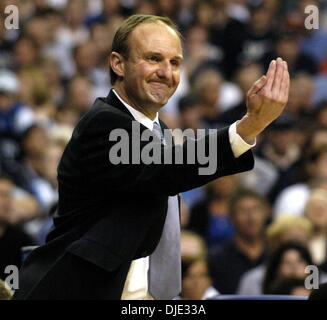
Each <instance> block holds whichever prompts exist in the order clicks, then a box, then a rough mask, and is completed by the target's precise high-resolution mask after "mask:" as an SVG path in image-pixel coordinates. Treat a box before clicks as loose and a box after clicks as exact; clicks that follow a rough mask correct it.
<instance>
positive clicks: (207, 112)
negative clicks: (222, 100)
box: [192, 69, 223, 128]
mask: <svg viewBox="0 0 327 320" xmlns="http://www.w3.org/2000/svg"><path fill="white" fill-rule="evenodd" d="M222 83H223V77H222V75H221V73H220V72H218V71H216V70H214V69H204V70H203V71H201V72H200V73H199V74H197V76H196V78H195V80H194V82H193V84H192V92H194V94H195V96H196V98H197V99H198V102H199V106H200V113H201V116H202V121H203V123H204V125H205V127H206V128H219V127H221V125H220V123H219V115H220V113H221V110H219V108H218V106H217V101H218V99H219V94H220V91H221V86H222Z"/></svg>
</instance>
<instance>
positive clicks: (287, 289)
mask: <svg viewBox="0 0 327 320" xmlns="http://www.w3.org/2000/svg"><path fill="white" fill-rule="evenodd" d="M310 293H311V290H310V289H307V288H306V287H305V284H304V281H303V279H302V278H296V277H295V278H293V277H286V278H282V279H280V280H279V281H276V283H275V284H274V286H273V287H272V288H271V289H270V290H268V292H267V294H281V295H291V296H300V297H308V296H309V295H310Z"/></svg>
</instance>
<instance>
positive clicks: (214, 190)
mask: <svg viewBox="0 0 327 320" xmlns="http://www.w3.org/2000/svg"><path fill="white" fill-rule="evenodd" d="M237 182H238V175H232V176H226V177H223V178H221V179H217V180H214V181H212V182H210V183H209V184H208V185H207V186H206V194H205V197H204V198H203V199H202V200H200V201H198V202H197V203H196V204H195V205H194V206H193V207H192V208H191V214H190V220H189V224H188V225H187V228H188V229H190V230H192V231H194V232H196V233H198V234H199V235H201V236H202V237H203V238H204V239H205V241H206V243H207V246H208V247H209V248H214V247H216V246H218V245H221V244H222V243H223V242H224V241H226V240H229V239H231V238H232V236H233V234H234V227H233V224H232V219H231V216H230V212H229V201H230V198H231V196H232V194H233V193H234V192H235V190H236V188H237Z"/></svg>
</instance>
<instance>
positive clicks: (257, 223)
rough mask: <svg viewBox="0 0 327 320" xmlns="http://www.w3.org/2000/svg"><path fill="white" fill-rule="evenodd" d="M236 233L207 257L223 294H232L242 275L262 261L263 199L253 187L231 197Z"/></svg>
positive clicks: (263, 246)
mask: <svg viewBox="0 0 327 320" xmlns="http://www.w3.org/2000/svg"><path fill="white" fill-rule="evenodd" d="M229 213H230V215H231V219H232V223H233V226H234V230H235V234H234V237H233V238H232V239H231V240H230V241H226V242H225V243H224V244H222V245H221V246H220V247H219V248H218V249H217V250H216V251H214V252H212V253H211V255H210V259H209V266H210V274H211V275H212V279H213V284H214V287H215V288H216V289H217V290H218V291H219V292H220V293H222V294H234V293H235V292H236V289H237V287H238V284H239V280H240V278H241V276H242V275H243V274H244V273H245V272H246V271H248V270H250V269H251V268H254V267H256V266H258V265H260V264H262V263H263V262H264V261H265V258H266V244H265V238H264V233H265V222H266V219H267V217H268V204H267V201H266V199H265V198H264V197H263V196H261V195H260V194H258V193H257V192H255V191H253V190H245V189H243V190H238V191H237V192H236V193H235V194H234V195H233V196H232V197H231V199H230V206H229Z"/></svg>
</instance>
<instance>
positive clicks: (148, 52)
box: [145, 51, 184, 61]
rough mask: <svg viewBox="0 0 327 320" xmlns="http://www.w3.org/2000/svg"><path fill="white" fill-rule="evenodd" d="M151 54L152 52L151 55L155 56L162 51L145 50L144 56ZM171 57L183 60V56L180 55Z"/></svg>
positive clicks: (159, 54) (160, 54)
mask: <svg viewBox="0 0 327 320" xmlns="http://www.w3.org/2000/svg"><path fill="white" fill-rule="evenodd" d="M151 54H153V55H155V56H161V57H162V56H163V54H162V53H160V52H156V51H147V52H145V55H146V56H149V55H151ZM172 59H177V60H181V61H182V60H183V59H184V58H183V56H182V55H178V56H174V57H172Z"/></svg>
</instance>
